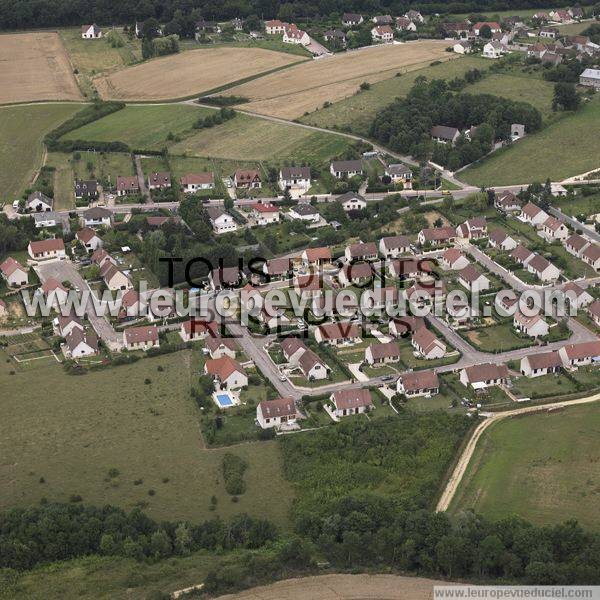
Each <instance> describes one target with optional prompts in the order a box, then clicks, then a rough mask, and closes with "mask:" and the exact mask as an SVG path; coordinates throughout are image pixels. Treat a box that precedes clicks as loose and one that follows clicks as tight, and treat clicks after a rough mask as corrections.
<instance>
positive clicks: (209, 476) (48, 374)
mask: <svg viewBox="0 0 600 600" xmlns="http://www.w3.org/2000/svg"><path fill="white" fill-rule="evenodd" d="M6 356H7V355H6V354H5V353H3V352H0V387H1V389H2V396H1V401H0V402H1V404H2V413H3V415H4V420H3V424H4V428H3V432H4V433H3V436H2V437H1V438H0V455H2V457H3V460H2V467H1V468H0V486H1V487H2V490H3V493H2V496H1V499H0V509H5V508H8V507H11V506H27V505H30V504H36V503H38V502H39V501H40V500H41V499H42V498H47V499H48V500H49V501H58V502H68V501H69V497H70V496H71V495H72V494H79V495H81V496H82V498H83V502H84V503H86V504H95V505H99V506H100V505H103V504H114V505H117V506H121V507H123V508H125V509H131V508H133V507H134V506H142V507H144V509H145V510H146V511H147V513H148V514H149V516H151V517H153V518H155V519H169V520H177V519H189V520H191V521H192V522H198V521H200V520H202V519H206V518H209V517H211V516H217V515H218V516H222V517H225V518H227V517H230V516H231V515H233V514H236V513H239V512H248V513H250V514H253V515H255V516H264V506H265V505H266V504H268V503H272V500H273V498H275V497H276V498H277V502H274V503H272V507H271V509H270V510H269V518H271V519H272V520H273V521H274V522H276V523H278V524H285V523H286V520H287V513H288V509H289V507H290V502H291V498H292V493H291V488H290V485H289V484H288V483H287V482H286V481H284V480H283V478H282V473H281V456H280V453H279V448H278V446H277V445H276V443H275V442H255V443H248V444H242V445H240V446H236V447H235V448H229V449H227V450H220V449H214V450H207V449H205V447H204V441H203V439H202V436H201V434H200V430H199V410H198V408H197V406H196V404H195V402H194V400H193V399H192V397H191V395H190V384H191V379H190V378H191V373H193V372H195V370H196V369H195V368H193V366H192V364H191V362H192V361H191V358H192V356H193V355H192V353H191V351H184V352H179V353H174V354H169V355H164V356H160V357H156V358H144V359H142V360H140V361H138V362H137V363H134V364H131V365H124V366H119V367H113V368H111V370H109V371H97V372H90V373H88V374H87V375H83V376H79V377H77V376H70V375H66V374H65V373H64V371H63V369H62V367H60V365H58V364H56V363H55V362H51V361H50V360H48V359H45V360H43V361H37V363H36V364H35V365H33V364H30V365H28V366H23V367H21V366H18V365H16V364H15V363H14V362H8V363H7V362H6ZM159 366H160V367H162V368H163V370H162V371H159V370H158V367H159ZM11 371H15V374H13V375H11V374H10V372H11ZM146 379H149V380H150V381H151V383H150V384H146V383H145V380H146ZM48 390H52V393H50V394H49V393H47V391H48ZM225 451H229V452H234V453H236V454H239V455H240V456H242V457H243V458H244V459H245V460H246V461H247V462H248V464H249V468H248V470H247V473H246V476H245V477H246V482H247V485H248V489H247V491H246V493H245V494H243V495H242V496H240V499H239V502H238V503H236V504H234V503H232V502H231V499H230V497H229V495H228V494H227V493H226V492H225V489H224V485H223V482H222V480H221V476H220V469H221V459H222V456H223V453H224V452H225ZM111 468H116V469H118V470H119V472H120V475H119V476H118V477H117V478H115V479H109V478H108V477H107V472H108V470H109V469H111ZM42 477H43V478H44V482H43V483H40V478H42ZM150 490H154V492H155V494H154V495H150V494H149V491H150ZM213 494H214V495H215V496H216V497H217V499H218V503H217V508H216V510H215V511H210V510H209V504H210V498H211V496H212V495H213Z"/></svg>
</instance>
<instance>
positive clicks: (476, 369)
mask: <svg viewBox="0 0 600 600" xmlns="http://www.w3.org/2000/svg"><path fill="white" fill-rule="evenodd" d="M460 382H461V383H462V384H463V385H464V386H465V387H468V386H469V385H470V386H471V387H472V388H473V389H476V390H479V389H483V388H486V387H491V386H494V385H504V384H506V383H507V382H508V367H507V366H506V365H504V364H499V365H496V364H492V363H482V364H479V365H473V366H472V367H466V368H465V369H462V370H461V372H460Z"/></svg>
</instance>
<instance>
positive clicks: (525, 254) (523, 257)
mask: <svg viewBox="0 0 600 600" xmlns="http://www.w3.org/2000/svg"><path fill="white" fill-rule="evenodd" d="M534 256H535V254H534V253H533V252H532V251H531V250H529V248H525V246H522V245H521V244H517V247H516V248H515V249H514V250H513V251H512V252H511V253H510V257H511V259H512V260H514V261H515V262H518V263H519V264H521V265H523V266H526V265H527V263H528V262H529V261H530V260H531V259H532V258H533V257H534Z"/></svg>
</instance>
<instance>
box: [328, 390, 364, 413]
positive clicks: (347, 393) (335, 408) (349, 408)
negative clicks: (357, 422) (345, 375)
mask: <svg viewBox="0 0 600 600" xmlns="http://www.w3.org/2000/svg"><path fill="white" fill-rule="evenodd" d="M330 401H331V406H330V407H329V410H330V411H331V413H330V414H332V416H333V417H334V418H335V419H340V418H343V417H347V416H350V415H358V414H361V413H364V412H368V411H370V410H371V409H372V408H373V400H372V398H371V392H370V391H369V390H365V389H361V388H359V389H354V390H339V391H337V392H334V393H333V394H331V396H330Z"/></svg>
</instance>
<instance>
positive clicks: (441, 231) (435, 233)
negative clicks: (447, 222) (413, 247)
mask: <svg viewBox="0 0 600 600" xmlns="http://www.w3.org/2000/svg"><path fill="white" fill-rule="evenodd" d="M417 239H418V241H419V244H420V245H421V246H425V245H426V244H430V245H432V246H441V245H443V244H451V243H452V242H454V241H455V240H456V229H454V227H428V228H426V229H421V231H419V234H418V235H417Z"/></svg>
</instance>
